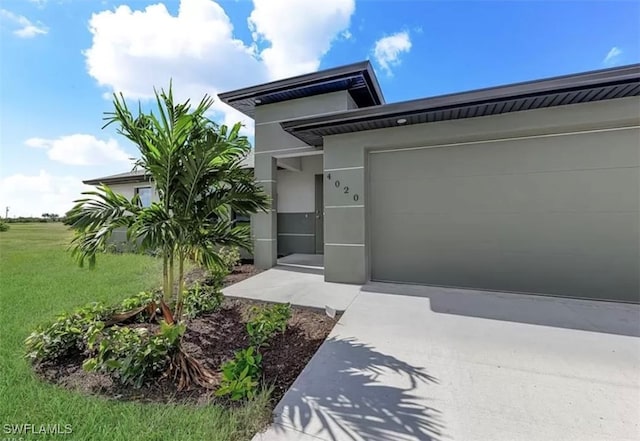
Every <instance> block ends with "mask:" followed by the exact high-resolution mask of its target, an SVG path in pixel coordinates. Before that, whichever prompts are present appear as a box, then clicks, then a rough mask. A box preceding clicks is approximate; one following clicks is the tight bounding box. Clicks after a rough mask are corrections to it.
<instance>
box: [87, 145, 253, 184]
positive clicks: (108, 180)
mask: <svg viewBox="0 0 640 441" xmlns="http://www.w3.org/2000/svg"><path fill="white" fill-rule="evenodd" d="M254 162H255V160H254V156H253V149H252V150H251V151H250V152H249V153H248V154H247V156H246V157H245V158H244V159H243V160H242V165H241V167H242V168H253V166H254ZM150 180H151V178H150V177H149V176H147V175H146V174H145V170H142V169H139V170H132V171H129V172H125V173H118V174H115V175H109V176H103V177H101V178H95V179H87V180H86V181H82V183H83V184H87V185H98V184H133V183H136V182H149V181H150Z"/></svg>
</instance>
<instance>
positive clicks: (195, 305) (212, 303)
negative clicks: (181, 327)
mask: <svg viewBox="0 0 640 441" xmlns="http://www.w3.org/2000/svg"><path fill="white" fill-rule="evenodd" d="M223 300H224V296H223V294H222V291H220V289H219V288H218V287H217V286H215V285H213V286H212V285H200V284H199V283H196V284H195V285H194V286H193V287H191V288H190V289H189V290H187V292H186V293H185V295H184V298H183V301H184V315H185V316H186V317H187V318H190V319H192V318H194V317H197V316H199V315H201V314H205V313H207V312H213V311H215V310H216V309H218V308H219V307H220V305H222V301H223Z"/></svg>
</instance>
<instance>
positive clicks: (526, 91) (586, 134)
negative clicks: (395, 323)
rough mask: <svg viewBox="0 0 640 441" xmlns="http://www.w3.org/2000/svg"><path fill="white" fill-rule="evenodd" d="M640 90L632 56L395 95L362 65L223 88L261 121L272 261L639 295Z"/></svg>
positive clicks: (428, 279)
mask: <svg viewBox="0 0 640 441" xmlns="http://www.w3.org/2000/svg"><path fill="white" fill-rule="evenodd" d="M639 95H640V65H633V66H626V67H620V68H614V69H607V70H601V71H595V72H587V73H583V74H577V75H568V76H563V77H557V78H551V79H544V80H540V81H532V82H526V83H519V84H514V85H508V86H502V87H494V88H489V89H482V90H477V91H471V92H464V93H458V94H452V95H445V96H438V97H433V98H425V99H418V100H414V101H407V102H399V103H392V104H385V102H384V98H383V96H382V92H381V90H380V87H379V85H378V82H377V80H376V77H375V74H374V72H373V69H372V68H371V66H370V64H369V63H368V62H363V63H357V64H352V65H349V66H344V67H339V68H335V69H329V70H325V71H322V72H316V73H313V74H309V75H302V76H298V77H295V78H290V79H285V80H281V81H275V82H272V83H268V84H263V85H259V86H255V87H249V88H245V89H241V90H236V91H232V92H227V93H223V94H221V95H219V96H220V98H221V99H222V100H223V101H224V102H226V103H228V104H229V105H231V106H232V107H234V108H236V109H237V110H239V111H241V112H243V113H244V114H246V115H248V116H250V117H252V118H254V120H255V128H256V129H255V173H256V177H257V179H258V180H259V181H260V182H261V183H262V184H263V186H264V188H265V191H266V192H267V193H268V194H269V195H271V196H272V197H273V199H274V205H273V210H272V211H271V212H269V213H260V214H257V215H255V216H254V217H253V219H252V227H253V234H254V253H255V261H256V264H257V265H258V266H260V267H262V268H269V267H271V266H274V265H275V264H276V261H277V257H278V255H279V254H287V253H292V252H300V253H312V252H315V253H324V268H325V269H324V274H325V279H326V280H327V281H332V282H347V283H365V282H367V281H368V280H377V281H386V282H400V283H417V284H428V285H441V286H453V287H465V288H476V289H488V290H498V291H512V292H526V293H539V294H550V295H560V296H570V297H579V298H590V299H603V300H616V301H625V302H639V301H640V274H639V273H640V231H639V228H640V216H639V205H640V173H639V170H640V168H639V167H640V130H639V128H640V97H639ZM282 167H284V168H286V170H280V168H282Z"/></svg>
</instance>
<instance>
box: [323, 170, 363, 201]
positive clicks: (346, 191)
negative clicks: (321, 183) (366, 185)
mask: <svg viewBox="0 0 640 441" xmlns="http://www.w3.org/2000/svg"><path fill="white" fill-rule="evenodd" d="M327 179H328V180H329V181H330V180H331V173H327ZM333 186H334V187H335V188H337V189H339V190H341V191H342V193H344V194H348V195H351V197H352V199H353V201H354V202H358V201H359V200H360V196H359V195H358V194H357V193H353V194H351V192H350V190H349V187H348V186H346V185H344V186H343V185H342V184H341V183H340V181H339V180H338V179H336V180H335V181H333Z"/></svg>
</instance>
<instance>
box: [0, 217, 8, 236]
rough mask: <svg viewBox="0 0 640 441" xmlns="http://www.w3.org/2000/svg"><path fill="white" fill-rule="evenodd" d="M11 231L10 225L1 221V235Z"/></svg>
mask: <svg viewBox="0 0 640 441" xmlns="http://www.w3.org/2000/svg"><path fill="white" fill-rule="evenodd" d="M8 229H9V224H8V223H7V222H5V221H3V220H0V233H3V232H5V231H7V230H8Z"/></svg>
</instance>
